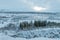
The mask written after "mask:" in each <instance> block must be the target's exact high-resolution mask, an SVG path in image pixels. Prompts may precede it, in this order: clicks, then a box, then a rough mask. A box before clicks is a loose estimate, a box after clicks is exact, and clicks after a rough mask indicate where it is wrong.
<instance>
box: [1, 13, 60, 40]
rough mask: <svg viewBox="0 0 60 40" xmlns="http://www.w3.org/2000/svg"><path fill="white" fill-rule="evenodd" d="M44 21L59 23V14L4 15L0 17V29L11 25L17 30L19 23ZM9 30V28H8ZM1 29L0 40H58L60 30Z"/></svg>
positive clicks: (59, 39)
mask: <svg viewBox="0 0 60 40" xmlns="http://www.w3.org/2000/svg"><path fill="white" fill-rule="evenodd" d="M31 20H32V21H34V20H46V21H51V22H57V23H60V14H57V15H54V14H4V13H2V14H1V15H0V28H4V27H8V24H9V23H12V24H14V25H15V27H16V28H17V27H18V25H19V22H23V21H28V22H30V21H31ZM9 28H10V27H9ZM10 29H11V30H5V29H3V30H2V32H1V30H0V40H60V28H39V29H34V30H28V31H19V32H17V30H13V28H10Z"/></svg>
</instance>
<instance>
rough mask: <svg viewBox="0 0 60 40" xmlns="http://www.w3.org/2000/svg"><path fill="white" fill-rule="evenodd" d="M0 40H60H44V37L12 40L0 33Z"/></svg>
mask: <svg viewBox="0 0 60 40" xmlns="http://www.w3.org/2000/svg"><path fill="white" fill-rule="evenodd" d="M0 40H60V39H58V38H57V39H56V38H53V39H51V38H44V37H38V38H31V39H26V38H12V37H9V36H8V35H4V34H3V33H0Z"/></svg>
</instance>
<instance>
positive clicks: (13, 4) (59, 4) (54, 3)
mask: <svg viewBox="0 0 60 40" xmlns="http://www.w3.org/2000/svg"><path fill="white" fill-rule="evenodd" d="M0 9H7V10H13V11H27V12H28V11H39V12H59V11H60V0H0Z"/></svg>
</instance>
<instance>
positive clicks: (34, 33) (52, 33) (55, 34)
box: [10, 28, 60, 39]
mask: <svg viewBox="0 0 60 40" xmlns="http://www.w3.org/2000/svg"><path fill="white" fill-rule="evenodd" d="M10 36H11V37H22V38H27V39H30V38H36V37H46V38H60V28H46V29H37V30H30V31H20V32H18V33H16V34H15V35H10Z"/></svg>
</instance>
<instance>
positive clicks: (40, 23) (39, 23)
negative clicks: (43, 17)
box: [34, 21, 46, 27]
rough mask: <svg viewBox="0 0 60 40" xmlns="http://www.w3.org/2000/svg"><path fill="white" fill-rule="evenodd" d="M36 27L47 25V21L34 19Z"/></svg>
mask: <svg viewBox="0 0 60 40" xmlns="http://www.w3.org/2000/svg"><path fill="white" fill-rule="evenodd" d="M34 26H35V27H40V26H46V21H34Z"/></svg>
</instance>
